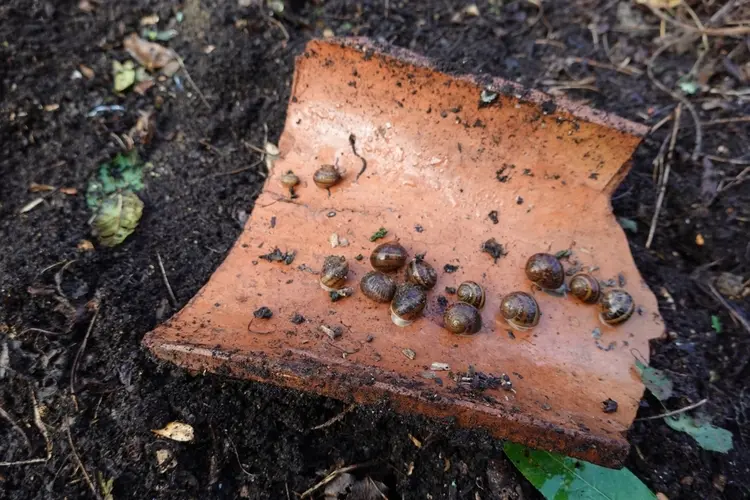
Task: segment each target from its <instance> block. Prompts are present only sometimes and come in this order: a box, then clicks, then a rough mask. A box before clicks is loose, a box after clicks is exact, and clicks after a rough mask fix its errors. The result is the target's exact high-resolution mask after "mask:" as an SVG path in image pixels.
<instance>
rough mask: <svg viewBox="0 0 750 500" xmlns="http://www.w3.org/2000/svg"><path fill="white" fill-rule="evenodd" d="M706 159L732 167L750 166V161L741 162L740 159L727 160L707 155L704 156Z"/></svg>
mask: <svg viewBox="0 0 750 500" xmlns="http://www.w3.org/2000/svg"><path fill="white" fill-rule="evenodd" d="M701 156H703V157H704V158H708V159H709V160H711V161H718V162H721V163H729V164H730V165H750V160H741V159H739V158H725V157H723V156H716V155H707V154H702V155H701Z"/></svg>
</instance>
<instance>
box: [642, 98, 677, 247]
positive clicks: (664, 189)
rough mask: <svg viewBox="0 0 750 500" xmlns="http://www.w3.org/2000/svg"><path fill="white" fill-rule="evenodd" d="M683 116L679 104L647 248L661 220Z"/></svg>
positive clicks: (675, 112) (675, 113)
mask: <svg viewBox="0 0 750 500" xmlns="http://www.w3.org/2000/svg"><path fill="white" fill-rule="evenodd" d="M681 117H682V104H678V105H677V108H676V109H675V111H674V126H673V127H672V138H671V139H670V141H669V152H668V153H667V167H666V168H665V169H664V175H663V177H662V179H661V183H660V185H659V196H658V197H657V198H656V208H655V209H654V216H653V217H652V218H651V228H650V229H649V231H648V238H646V248H651V242H652V241H653V240H654V234H656V223H657V221H658V220H659V213H660V212H661V206H662V203H664V195H665V194H666V192H667V183H668V182H669V172H670V170H671V169H672V156H673V154H674V147H675V144H676V143H677V132H678V131H679V130H680V118H681Z"/></svg>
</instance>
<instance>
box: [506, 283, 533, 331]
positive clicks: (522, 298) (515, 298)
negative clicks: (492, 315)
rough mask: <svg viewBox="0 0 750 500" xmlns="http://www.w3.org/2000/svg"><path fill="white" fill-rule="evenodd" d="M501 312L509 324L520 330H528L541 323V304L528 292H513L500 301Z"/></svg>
mask: <svg viewBox="0 0 750 500" xmlns="http://www.w3.org/2000/svg"><path fill="white" fill-rule="evenodd" d="M500 313H501V314H502V315H503V318H505V321H507V322H508V324H509V325H510V326H511V327H513V328H516V329H518V330H521V331H523V330H528V329H530V328H533V327H535V326H536V325H537V323H539V316H540V311H539V304H537V303H536V299H534V297H532V296H531V295H529V294H528V293H526V292H512V293H509V294H508V295H506V296H505V297H503V300H502V301H501V302H500Z"/></svg>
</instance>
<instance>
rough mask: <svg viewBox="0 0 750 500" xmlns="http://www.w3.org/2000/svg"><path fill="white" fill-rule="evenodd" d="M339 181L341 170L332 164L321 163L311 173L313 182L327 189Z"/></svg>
mask: <svg viewBox="0 0 750 500" xmlns="http://www.w3.org/2000/svg"><path fill="white" fill-rule="evenodd" d="M339 181H341V172H339V169H337V168H336V167H335V166H333V165H323V166H322V167H320V168H319V169H318V170H316V171H315V173H314V174H313V182H315V185H316V186H318V187H320V188H323V189H329V188H331V187H333V186H335V185H336V184H338V183H339Z"/></svg>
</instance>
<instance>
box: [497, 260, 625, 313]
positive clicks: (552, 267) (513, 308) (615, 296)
mask: <svg viewBox="0 0 750 500" xmlns="http://www.w3.org/2000/svg"><path fill="white" fill-rule="evenodd" d="M526 276H527V277H528V278H529V280H531V281H532V282H533V283H534V284H536V285H537V286H538V287H539V288H541V289H542V290H545V291H550V292H558V291H564V290H565V289H566V286H565V269H563V266H562V264H561V263H560V260H559V259H558V258H557V257H555V256H554V255H551V254H547V253H537V254H534V255H532V256H531V257H529V260H528V261H526ZM567 289H568V290H569V291H570V293H571V295H573V296H574V297H575V298H577V299H578V300H580V301H581V302H583V303H584V304H599V319H600V320H601V321H602V323H605V324H607V325H618V324H620V323H623V322H625V321H627V320H628V318H630V317H631V316H632V315H633V312H634V311H635V302H634V301H633V297H632V296H631V295H630V294H629V293H628V292H627V291H625V290H623V289H620V288H614V289H612V290H607V291H602V289H601V285H600V284H599V281H598V280H597V279H596V278H594V277H593V276H591V275H590V274H586V273H577V274H575V275H573V277H572V278H571V279H570V283H569V284H568V286H567ZM514 293H515V294H518V297H517V298H516V299H514V304H511V303H510V302H508V303H506V300H507V299H508V298H509V297H511V296H512V295H514V294H510V295H509V296H506V297H505V298H504V299H503V302H502V304H501V306H500V309H501V312H502V314H503V316H504V317H505V319H506V320H507V321H508V323H510V324H511V325H512V326H519V323H520V326H526V327H531V326H535V325H536V324H537V323H538V322H539V305H538V304H537V303H536V301H535V300H534V298H533V297H532V296H531V295H529V294H526V293H523V292H514ZM521 296H523V297H521ZM514 314H518V316H514Z"/></svg>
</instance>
